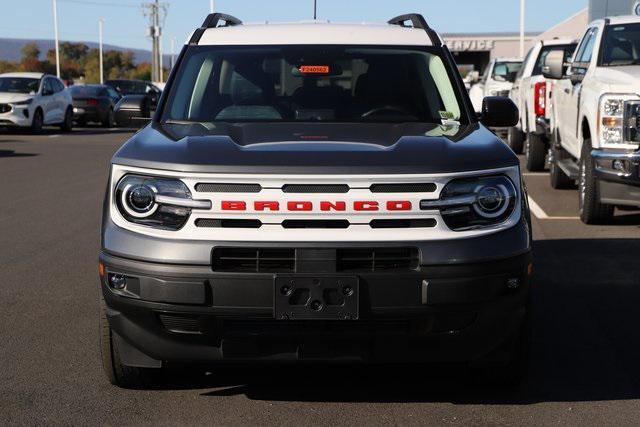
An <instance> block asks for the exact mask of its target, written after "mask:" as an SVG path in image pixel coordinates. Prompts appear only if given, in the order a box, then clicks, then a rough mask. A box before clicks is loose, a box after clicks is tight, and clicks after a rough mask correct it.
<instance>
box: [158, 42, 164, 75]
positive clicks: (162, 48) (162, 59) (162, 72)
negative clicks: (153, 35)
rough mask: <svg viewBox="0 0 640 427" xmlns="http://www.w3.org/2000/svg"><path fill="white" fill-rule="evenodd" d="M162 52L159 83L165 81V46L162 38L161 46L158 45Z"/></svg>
mask: <svg viewBox="0 0 640 427" xmlns="http://www.w3.org/2000/svg"><path fill="white" fill-rule="evenodd" d="M158 49H159V51H160V68H159V69H160V79H159V80H158V81H159V82H163V81H164V46H162V37H160V44H159V45H158Z"/></svg>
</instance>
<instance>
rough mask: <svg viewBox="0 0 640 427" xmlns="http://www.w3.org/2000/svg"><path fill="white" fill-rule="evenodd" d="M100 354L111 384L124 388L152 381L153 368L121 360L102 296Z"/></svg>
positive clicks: (146, 384) (142, 386)
mask: <svg viewBox="0 0 640 427" xmlns="http://www.w3.org/2000/svg"><path fill="white" fill-rule="evenodd" d="M99 323H100V355H101V356H102V368H103V370H104V373H105V375H106V376H107V379H108V380H109V382H110V383H111V384H114V385H117V386H118V387H123V388H133V389H139V388H146V387H149V385H151V383H152V374H153V371H154V370H153V369H148V368H135V367H132V366H125V365H123V364H122V362H121V361H120V353H119V351H118V345H117V341H116V340H114V339H113V333H112V331H111V327H110V326H109V321H108V320H107V308H106V305H105V303H104V299H103V298H102V296H100V322H99Z"/></svg>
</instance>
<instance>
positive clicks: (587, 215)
mask: <svg viewBox="0 0 640 427" xmlns="http://www.w3.org/2000/svg"><path fill="white" fill-rule="evenodd" d="M578 187H579V188H578V194H579V202H580V219H581V220H582V222H584V223H585V224H606V223H607V222H609V221H611V219H612V217H613V210H614V206H612V205H607V204H604V203H600V194H599V193H600V192H599V190H598V180H597V178H596V174H595V165H594V162H593V158H592V157H591V140H590V139H585V140H584V142H583V144H582V156H581V159H580V177H579V185H578Z"/></svg>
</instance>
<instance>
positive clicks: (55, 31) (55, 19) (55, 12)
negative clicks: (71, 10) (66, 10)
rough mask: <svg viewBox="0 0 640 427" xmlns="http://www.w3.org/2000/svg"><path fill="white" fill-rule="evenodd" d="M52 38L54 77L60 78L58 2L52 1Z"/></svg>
mask: <svg viewBox="0 0 640 427" xmlns="http://www.w3.org/2000/svg"><path fill="white" fill-rule="evenodd" d="M53 37H54V39H55V43H56V76H58V78H60V46H59V44H60V43H59V40H58V2H57V1H56V0H53Z"/></svg>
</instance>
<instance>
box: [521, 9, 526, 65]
mask: <svg viewBox="0 0 640 427" xmlns="http://www.w3.org/2000/svg"><path fill="white" fill-rule="evenodd" d="M525 6H526V0H520V58H524V9H525Z"/></svg>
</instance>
